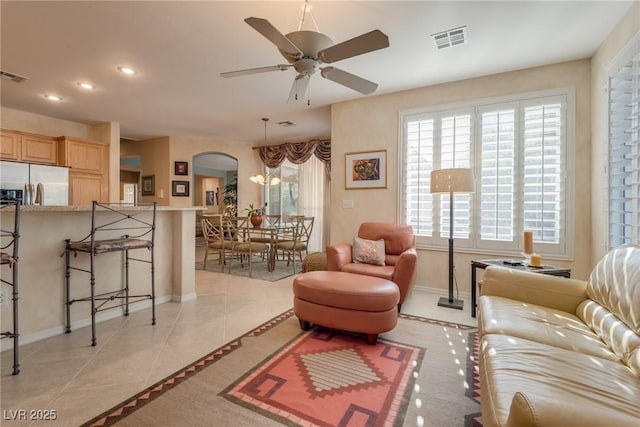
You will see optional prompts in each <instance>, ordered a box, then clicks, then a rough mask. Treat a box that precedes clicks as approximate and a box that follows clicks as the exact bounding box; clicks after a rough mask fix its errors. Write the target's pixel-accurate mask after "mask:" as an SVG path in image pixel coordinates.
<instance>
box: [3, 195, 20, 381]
mask: <svg viewBox="0 0 640 427" xmlns="http://www.w3.org/2000/svg"><path fill="white" fill-rule="evenodd" d="M11 207H13V208H14V209H13V211H14V215H13V229H9V230H7V229H1V230H0V240H1V241H2V243H1V245H2V246H0V265H8V266H9V268H10V269H11V270H12V273H11V280H10V281H9V280H5V279H0V281H2V283H5V284H7V285H9V286H11V301H12V305H13V307H12V308H13V325H12V329H11V330H10V331H6V332H2V333H0V335H1V336H2V338H13V375H18V374H19V373H20V352H19V351H20V350H19V342H18V341H19V340H18V338H19V337H20V333H19V329H18V241H19V240H20V201H19V200H17V201H11V202H9V203H7V204H4V205H0V209H1V210H2V211H3V212H2V213H3V214H6V213H8V211H9V210H10V208H11ZM2 223H3V224H7V223H9V222H8V221H6V220H5V221H2ZM5 250H6V252H5Z"/></svg>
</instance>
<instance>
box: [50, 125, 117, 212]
mask: <svg viewBox="0 0 640 427" xmlns="http://www.w3.org/2000/svg"><path fill="white" fill-rule="evenodd" d="M58 159H59V161H60V165H61V166H68V167H69V168H70V169H69V204H70V205H90V204H91V202H92V201H93V200H97V201H101V202H104V201H108V200H109V147H108V145H107V144H104V143H101V142H97V141H89V140H83V139H77V138H69V137H66V136H63V137H60V138H58Z"/></svg>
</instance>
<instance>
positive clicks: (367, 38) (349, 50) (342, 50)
mask: <svg viewBox="0 0 640 427" xmlns="http://www.w3.org/2000/svg"><path fill="white" fill-rule="evenodd" d="M385 47H389V37H387V35H386V34H385V33H383V32H382V31H380V30H373V31H371V32H368V33H365V34H362V35H360V36H358V37H354V38H352V39H350V40H347V41H344V42H342V43H338V44H336V45H333V46H331V47H328V48H326V49H324V50H321V51H320V52H318V58H319V59H320V60H321V61H322V62H325V63H328V64H330V63H332V62H336V61H340V60H341V59H346V58H351V57H353V56H358V55H362V54H363V53H367V52H372V51H374V50H378V49H384V48H385Z"/></svg>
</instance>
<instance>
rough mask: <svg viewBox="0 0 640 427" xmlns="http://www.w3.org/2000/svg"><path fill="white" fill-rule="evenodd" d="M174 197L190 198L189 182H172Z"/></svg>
mask: <svg viewBox="0 0 640 427" xmlns="http://www.w3.org/2000/svg"><path fill="white" fill-rule="evenodd" d="M171 195H172V196H188V195H189V181H171Z"/></svg>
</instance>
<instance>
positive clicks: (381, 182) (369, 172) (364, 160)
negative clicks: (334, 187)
mask: <svg viewBox="0 0 640 427" xmlns="http://www.w3.org/2000/svg"><path fill="white" fill-rule="evenodd" d="M345 188H346V189H347V190H350V189H359V188H387V150H381V151H363V152H360V153H347V154H345Z"/></svg>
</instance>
